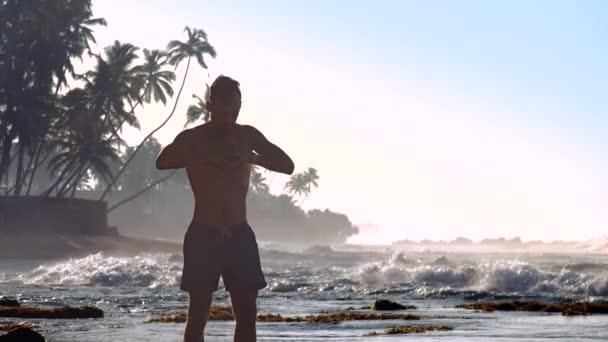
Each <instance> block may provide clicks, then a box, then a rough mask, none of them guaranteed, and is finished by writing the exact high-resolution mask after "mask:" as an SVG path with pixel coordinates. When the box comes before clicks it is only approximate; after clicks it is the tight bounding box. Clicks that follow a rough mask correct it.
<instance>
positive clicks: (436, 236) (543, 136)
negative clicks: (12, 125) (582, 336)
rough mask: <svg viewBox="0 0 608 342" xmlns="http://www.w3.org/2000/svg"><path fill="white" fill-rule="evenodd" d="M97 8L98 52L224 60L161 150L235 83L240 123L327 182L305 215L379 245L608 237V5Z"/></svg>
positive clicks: (197, 86) (149, 109)
mask: <svg viewBox="0 0 608 342" xmlns="http://www.w3.org/2000/svg"><path fill="white" fill-rule="evenodd" d="M93 5H94V7H93V11H94V15H95V16H97V17H104V18H105V19H106V20H107V21H108V27H107V28H99V27H97V28H95V36H96V38H97V42H98V46H99V47H100V48H101V47H104V46H107V45H109V44H111V43H112V42H113V41H114V40H120V41H121V42H130V43H133V44H135V45H137V46H140V47H142V48H144V47H146V48H165V46H166V44H167V43H168V41H169V40H173V39H178V40H183V39H184V35H183V33H182V30H183V28H184V26H186V25H189V26H190V27H196V28H201V29H204V30H205V31H206V32H207V34H208V35H209V41H210V43H211V44H212V45H214V47H215V48H216V49H217V52H218V57H217V59H215V60H211V59H208V60H207V62H208V65H209V74H210V75H209V76H210V78H209V77H208V75H207V72H206V71H202V70H201V69H196V71H195V72H194V73H193V74H192V75H191V76H190V77H189V80H188V82H187V85H186V88H185V90H184V93H183V95H182V100H180V105H179V107H178V111H177V113H176V116H175V118H174V119H172V120H171V121H170V123H169V124H168V125H167V126H166V127H165V128H163V130H161V131H160V132H159V134H157V135H156V137H157V138H158V140H159V141H160V142H161V143H162V144H167V143H169V142H170V141H171V139H172V138H173V137H174V136H175V135H176V134H177V133H178V132H179V131H180V130H181V129H182V127H183V124H184V122H185V111H186V108H187V106H188V105H189V104H192V101H191V100H190V95H191V94H193V93H196V94H199V95H202V94H203V93H204V89H205V83H207V82H209V81H210V80H211V79H213V78H214V77H215V76H217V75H219V74H226V75H229V76H232V77H234V78H236V79H237V80H239V81H240V82H241V85H242V91H243V109H242V112H241V117H240V119H239V121H240V122H242V123H248V124H253V125H255V126H256V127H258V128H259V129H260V130H261V131H262V132H264V133H265V134H266V136H267V137H268V138H270V139H271V140H272V141H274V142H276V143H277V144H279V145H280V146H282V147H284V149H285V150H286V151H287V152H289V153H290V154H291V155H292V157H293V159H294V160H295V162H296V171H297V172H300V171H303V170H305V169H306V168H307V167H309V166H312V167H315V168H317V169H318V170H319V174H320V176H321V179H320V187H319V188H318V189H315V190H314V191H313V192H312V194H311V196H310V198H309V199H307V200H306V202H305V204H304V208H322V209H323V208H330V209H332V210H334V211H339V212H343V213H345V214H347V215H348V216H349V217H350V218H351V220H352V221H353V222H354V223H363V222H373V223H375V224H377V225H378V226H379V227H380V229H379V230H378V232H377V233H376V234H374V235H373V236H371V237H370V238H376V239H377V240H376V242H385V243H386V242H390V241H394V240H402V239H411V240H420V239H425V238H428V239H433V240H440V239H441V240H451V239H454V238H456V237H459V236H462V237H466V238H469V239H472V240H476V241H478V240H481V239H483V238H497V237H505V238H512V237H515V236H519V237H521V238H522V239H524V240H537V239H538V240H545V241H552V240H586V239H590V238H597V237H600V236H602V235H603V234H606V233H607V232H608V229H607V228H608V181H607V180H606V176H605V175H606V174H608V159H607V158H606V151H607V148H608V141H607V140H606V139H605V133H606V131H607V130H608V117H607V116H606V113H605V109H606V108H608V106H607V105H608V96H606V95H605V92H606V91H605V90H606V86H605V85H606V79H608V61H607V60H606V58H605V57H606V56H607V55H608V54H607V52H608V43H607V42H606V40H605V37H606V33H608V24H606V23H605V21H602V16H601V13H606V10H608V4H606V3H603V2H600V1H585V2H582V3H573V2H565V1H564V2H556V1H539V2H534V3H528V2H521V1H520V2H504V3H479V2H472V1H462V2H458V3H444V2H436V1H427V2H397V1H393V2H391V1H380V2H375V3H374V5H373V7H372V6H370V5H369V3H365V2H348V4H347V3H346V2H342V3H338V2H336V3H332V4H328V3H324V2H321V1H312V2H306V3H305V4H304V3H292V2H290V3H288V4H287V3H283V2H278V1H263V2H256V3H255V4H252V3H247V2H242V1H231V2H222V3H221V4H219V3H212V2H196V1H186V0H181V1H175V2H174V3H173V4H171V5H168V4H167V3H166V2H160V1H145V2H144V1H129V2H125V1H121V2H118V1H115V0H105V1H98V0H94V2H93ZM182 68H183V66H182V67H180V68H179V69H178V70H177V76H178V79H177V82H181V77H182V74H183V69H182ZM177 84H179V83H177ZM174 87H177V86H174ZM170 106H172V103H171V104H170V105H168V106H167V107H168V108H162V107H160V106H155V105H149V106H146V107H145V108H144V109H143V110H138V111H137V115H138V117H139V119H140V122H141V125H142V131H141V132H137V131H135V130H132V129H129V130H126V134H125V138H126V140H127V142H128V143H129V144H135V143H137V142H139V140H140V139H141V138H142V136H143V133H147V132H149V130H150V129H151V128H152V127H154V126H155V125H156V124H158V123H159V122H160V121H161V120H162V119H163V118H164V116H165V115H166V113H167V112H168V111H169V108H170ZM271 177H272V176H269V177H268V178H271ZM286 179H287V178H286V177H285V176H281V175H276V176H275V177H274V180H273V183H272V187H271V189H272V191H274V192H278V191H280V190H281V188H282V185H283V184H284V182H285V180H286Z"/></svg>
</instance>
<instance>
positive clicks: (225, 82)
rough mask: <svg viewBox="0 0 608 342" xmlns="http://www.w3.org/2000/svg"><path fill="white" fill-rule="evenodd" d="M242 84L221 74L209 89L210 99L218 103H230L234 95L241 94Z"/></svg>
mask: <svg viewBox="0 0 608 342" xmlns="http://www.w3.org/2000/svg"><path fill="white" fill-rule="evenodd" d="M239 86H240V84H239V82H237V81H236V80H234V79H232V78H230V77H228V76H224V75H219V76H218V77H217V78H216V79H215V81H213V84H211V88H210V89H209V100H210V101H211V102H218V103H230V102H231V101H232V100H233V99H234V95H237V94H238V95H239V96H241V89H240V88H239Z"/></svg>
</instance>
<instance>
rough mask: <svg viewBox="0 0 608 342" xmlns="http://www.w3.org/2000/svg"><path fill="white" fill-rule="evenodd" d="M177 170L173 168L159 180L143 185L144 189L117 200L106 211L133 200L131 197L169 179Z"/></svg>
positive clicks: (133, 197)
mask: <svg viewBox="0 0 608 342" xmlns="http://www.w3.org/2000/svg"><path fill="white" fill-rule="evenodd" d="M178 170H179V169H175V170H173V171H171V173H170V174H168V175H166V176H164V177H162V178H161V179H159V180H157V181H156V182H154V183H152V184H150V185H148V186H147V187H145V188H144V189H142V190H140V191H138V192H136V193H135V194H133V195H131V196H129V197H127V198H125V199H124V200H122V201H120V202H118V203H116V204H114V205H113V206H112V207H110V209H108V213H109V212H111V211H112V210H114V209H116V208H118V207H120V206H121V205H123V204H126V203H127V202H130V201H131V200H133V199H135V198H136V197H138V196H140V195H142V194H143V193H145V192H147V191H148V190H150V189H152V188H153V187H155V186H157V185H158V184H160V183H162V182H164V181H166V180H167V179H169V178H171V177H173V175H174V174H175V173H176V172H177V171H178Z"/></svg>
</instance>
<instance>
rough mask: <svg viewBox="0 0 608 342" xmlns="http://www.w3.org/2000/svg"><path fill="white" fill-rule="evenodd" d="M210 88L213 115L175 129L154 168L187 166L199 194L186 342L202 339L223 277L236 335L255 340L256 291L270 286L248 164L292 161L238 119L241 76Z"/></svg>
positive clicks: (289, 169)
mask: <svg viewBox="0 0 608 342" xmlns="http://www.w3.org/2000/svg"><path fill="white" fill-rule="evenodd" d="M210 92H211V93H210V99H209V102H208V104H207V108H208V110H209V111H210V112H211V119H210V121H209V122H208V123H205V124H203V125H200V126H197V127H195V128H192V129H188V130H185V131H183V132H181V133H180V134H178V135H177V137H176V138H175V140H174V141H173V142H172V143H171V144H169V145H168V146H167V147H165V148H164V149H163V150H162V151H161V152H160V154H159V155H158V157H157V159H156V167H157V168H158V169H176V168H186V172H187V174H188V179H189V181H190V185H191V187H192V191H193V193H194V200H195V206H194V217H193V219H192V223H191V224H190V226H189V227H188V231H187V232H186V236H185V237H184V268H183V275H182V280H181V285H180V288H181V289H182V290H184V291H188V292H189V297H190V303H189V308H188V323H187V324H186V331H185V334H184V341H185V342H195V341H196V342H199V341H202V340H203V331H204V329H205V325H206V323H207V319H208V318H209V308H210V306H211V301H212V295H213V292H214V291H216V290H217V287H218V282H219V277H220V275H221V276H222V279H223V280H224V285H225V287H226V290H227V291H229V292H230V299H231V301H232V310H233V311H234V315H235V317H236V330H235V334H234V341H235V342H250V341H255V340H256V327H255V321H256V317H257V307H256V300H257V295H258V290H260V289H262V288H264V287H266V281H265V279H264V274H263V273H262V268H261V266H260V257H259V253H258V246H257V242H256V239H255V235H254V233H253V231H252V230H251V227H250V226H249V225H248V223H247V217H246V209H245V197H246V195H247V190H248V188H249V176H250V173H251V165H252V164H255V165H259V166H262V167H264V168H266V169H268V170H272V171H276V172H281V173H285V174H291V173H293V169H294V164H293V161H292V160H291V159H290V158H289V156H288V155H287V154H286V153H285V152H283V150H281V149H280V148H279V147H277V146H276V145H274V144H272V143H271V142H269V141H268V140H267V139H266V138H265V137H264V135H262V133H260V131H258V130H257V129H255V128H254V127H252V126H243V125H239V124H237V123H236V119H237V117H238V115H239V111H240V109H241V91H240V89H239V83H238V82H236V81H235V80H233V79H231V78H229V77H226V76H220V77H218V78H217V79H216V80H215V81H214V82H213V84H212V85H211V88H210Z"/></svg>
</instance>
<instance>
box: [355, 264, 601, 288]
mask: <svg viewBox="0 0 608 342" xmlns="http://www.w3.org/2000/svg"><path fill="white" fill-rule="evenodd" d="M440 259H441V260H440V261H441V262H437V261H435V262H432V263H428V264H423V263H417V264H410V263H407V262H404V258H403V257H399V256H398V257H395V256H393V257H392V258H390V259H389V261H387V262H376V263H368V264H365V265H363V266H361V267H360V268H359V269H358V270H356V271H355V272H354V274H353V276H354V278H355V279H358V280H360V281H361V282H362V283H363V284H365V285H367V286H373V287H384V288H388V287H389V285H393V286H392V288H394V285H396V284H397V285H399V284H400V285H402V286H404V287H413V288H415V289H417V291H418V292H420V293H422V292H424V291H430V292H434V290H442V291H443V292H445V291H446V289H452V290H461V291H470V290H474V291H478V292H492V293H518V294H525V295H566V296H567V295H585V296H599V297H607V296H608V268H607V267H605V266H604V268H603V270H601V271H600V270H598V268H599V267H597V268H596V267H594V268H593V270H592V271H590V272H584V270H587V268H586V267H583V266H581V267H580V268H579V267H576V266H573V265H567V266H564V267H562V268H561V270H559V271H557V272H556V271H551V270H550V269H549V268H547V269H544V268H542V267H539V266H537V265H532V264H529V263H527V262H523V261H519V260H489V261H478V262H473V263H467V264H462V265H454V264H452V263H450V262H448V260H447V259H446V258H444V257H442V258H440ZM576 269H580V270H576Z"/></svg>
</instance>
